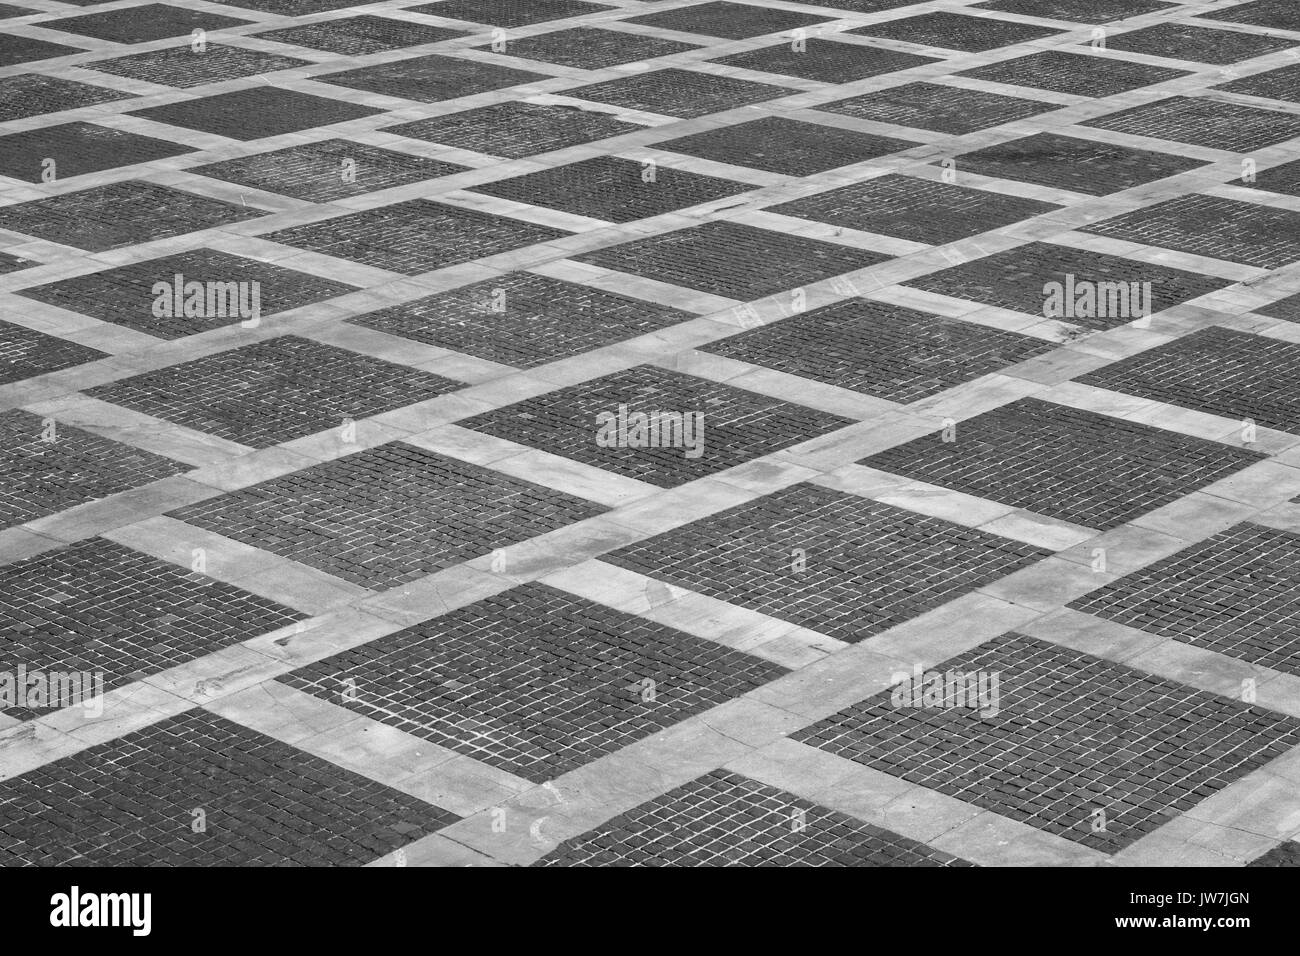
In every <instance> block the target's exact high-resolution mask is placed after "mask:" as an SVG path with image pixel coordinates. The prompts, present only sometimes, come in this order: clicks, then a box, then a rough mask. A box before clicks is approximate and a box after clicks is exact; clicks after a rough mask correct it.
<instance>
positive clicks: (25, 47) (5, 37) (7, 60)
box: [0, 33, 86, 108]
mask: <svg viewBox="0 0 1300 956" xmlns="http://www.w3.org/2000/svg"><path fill="white" fill-rule="evenodd" d="M85 52H86V51H85V48H83V47H77V46H68V45H66V44H64V43H50V42H49V41H48V40H33V39H32V38H31V37H22V36H15V35H13V34H10V33H0V67H3V66H13V65H14V64H16V63H31V62H32V61H33V60H50V59H53V58H54V57H56V56H71V55H72V54H73V53H85ZM6 108H7V107H6Z"/></svg>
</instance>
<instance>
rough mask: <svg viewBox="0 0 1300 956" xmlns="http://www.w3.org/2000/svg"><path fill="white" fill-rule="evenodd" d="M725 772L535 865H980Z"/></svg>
mask: <svg viewBox="0 0 1300 956" xmlns="http://www.w3.org/2000/svg"><path fill="white" fill-rule="evenodd" d="M973 865H974V864H972V863H968V862H967V861H965V860H962V859H959V858H957V857H955V856H952V855H951V854H948V853H944V852H943V851H941V850H936V849H934V848H933V847H931V846H927V845H926V844H924V843H918V842H916V841H915V840H910V839H908V838H907V837H904V836H899V835H898V834H897V833H894V832H893V831H891V830H886V829H884V828H882V827H878V826H875V825H874V824H871V823H866V822H864V821H862V820H859V819H857V818H855V817H851V816H849V815H847V814H844V813H838V812H837V811H835V810H828V809H827V808H826V807H823V806H819V805H817V804H815V803H812V802H810V801H808V800H804V799H803V798H802V797H796V796H795V795H794V794H792V793H786V792H785V791H784V790H778V789H777V788H775V787H769V786H767V785H765V784H762V783H758V782H757V781H754V780H750V779H749V778H748V777H742V776H740V775H739V774H736V773H730V772H728V771H726V770H715V771H713V772H712V773H708V774H705V775H704V776H702V777H697V778H696V779H694V780H692V781H690V782H689V783H686V784H683V785H682V786H680V787H676V788H675V789H673V790H670V791H668V792H667V793H665V794H664V795H663V796H661V797H656V798H655V799H654V800H650V801H649V802H647V803H643V804H641V805H640V806H638V807H635V808H634V809H632V810H629V811H627V812H626V813H621V814H619V815H618V816H616V817H614V818H613V819H611V820H608V821H606V822H605V823H603V824H601V825H600V826H598V827H596V828H595V829H594V830H591V831H590V832H588V833H584V834H582V835H581V836H578V837H572V838H570V839H568V840H565V841H564V842H562V843H561V844H560V845H559V846H557V847H556V848H555V849H554V850H552V851H551V852H550V853H548V854H546V856H544V857H543V858H542V859H540V860H538V861H537V862H536V863H534V864H533V866H781V867H786V866H908V867H912V866H973Z"/></svg>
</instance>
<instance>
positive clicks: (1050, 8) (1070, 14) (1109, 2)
mask: <svg viewBox="0 0 1300 956" xmlns="http://www.w3.org/2000/svg"><path fill="white" fill-rule="evenodd" d="M974 6H975V7H976V8H977V9H982V10H997V11H999V12H1001V13H1018V14H1020V15H1021V16H1025V17H1044V18H1046V19H1049V20H1070V21H1073V22H1075V23H1098V24H1100V23H1111V22H1114V21H1116V20H1127V19H1128V18H1129V17H1137V16H1141V15H1142V14H1144V13H1155V12H1156V11H1158V10H1164V11H1168V10H1171V9H1172V8H1173V7H1175V6H1177V3H1170V2H1168V0H1091V2H1090V3H1089V4H1088V5H1087V6H1086V7H1084V8H1082V9H1081V8H1080V6H1079V4H1077V3H1076V2H1075V0H988V2H985V3H977V4H974Z"/></svg>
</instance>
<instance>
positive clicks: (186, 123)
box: [133, 77, 379, 141]
mask: <svg viewBox="0 0 1300 956" xmlns="http://www.w3.org/2000/svg"><path fill="white" fill-rule="evenodd" d="M318 79H321V80H322V81H323V78H320V77H318ZM133 112H134V114H135V115H136V116H143V117H144V118H145V119H149V120H153V121H154V122H155V123H167V124H169V125H171V126H179V127H182V128H184V129H196V130H199V131H200V132H203V133H215V134H217V135H218V136H228V137H230V138H231V139H238V140H245V141H247V140H253V139H261V138H263V137H265V136H280V135H282V134H284V133H297V132H300V131H301V130H305V129H315V128H316V127H318V126H332V125H334V124H335V123H346V122H348V121H349V120H354V119H360V118H361V117H363V116H373V115H374V114H375V113H378V112H379V110H377V109H372V108H371V107H369V106H358V105H357V104H355V103H344V102H342V101H341V100H334V99H326V98H325V97H322V96H312V95H310V94H307V93H299V92H298V91H297V90H285V89H280V88H279V87H275V86H255V87H251V88H249V89H247V90H234V91H232V92H230V93H218V94H216V95H215V96H204V97H200V98H198V99H193V100H181V101H179V102H177V103H168V104H166V105H164V106H150V107H147V108H145V109H141V110H134V111H133Z"/></svg>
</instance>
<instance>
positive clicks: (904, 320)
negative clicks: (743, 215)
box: [703, 299, 1057, 404]
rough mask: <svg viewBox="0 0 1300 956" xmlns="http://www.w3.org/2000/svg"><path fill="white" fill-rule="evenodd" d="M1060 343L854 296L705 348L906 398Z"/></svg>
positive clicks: (829, 382) (899, 399) (819, 379)
mask: <svg viewBox="0 0 1300 956" xmlns="http://www.w3.org/2000/svg"><path fill="white" fill-rule="evenodd" d="M1056 347H1057V346H1056V344H1055V343H1053V342H1046V341H1043V340H1042V339H1034V338H1029V337H1028V336H1024V335H1016V334H1015V333H1012V332H1003V331H1000V330H998V329H991V328H988V327H986V326H982V325H975V324H974V323H972V322H959V321H955V320H953V319H946V318H943V317H941V316H937V315H930V314H929V313H927V312H918V311H916V310H915V309H906V308H903V307H901V306H897V305H887V304H885V303H883V302H873V301H871V300H869V299H848V300H846V301H844V302H838V303H836V304H835V305H828V306H826V307H825V308H822V309H814V310H813V311H811V312H805V313H803V314H801V315H794V316H791V317H790V318H788V319H782V320H780V321H779V322H776V323H773V324H771V325H765V326H762V327H761V328H757V329H752V330H750V331H748V332H742V333H741V334H740V335H733V336H730V337H729V338H725V339H720V340H719V341H717V342H713V343H710V344H709V345H706V346H704V347H703V348H704V351H706V352H712V353H714V354H716V355H725V356H726V357H727V358H732V359H737V360H739V361H741V362H749V363H751V364H754V365H761V366H763V367H764V368H773V369H776V370H778V371H781V372H785V373H787V374H789V375H798V376H799V377H801V378H807V379H812V380H813V381H815V382H825V383H826V384H827V385H835V386H838V387H839V388H847V389H852V390H853V391H855V392H861V393H863V394H864V395H872V396H875V397H876V398H883V399H886V400H888V401H891V402H900V403H904V404H906V403H908V402H915V401H918V400H920V399H922V398H928V397H929V396H931V395H937V394H938V393H939V392H942V391H944V390H945V389H948V388H952V387H953V386H954V385H960V384H961V383H962V382H968V381H971V380H972V379H975V378H978V377H980V376H981V375H986V374H988V373H990V372H996V371H999V370H1000V369H1003V368H1006V367H1007V366H1008V365H1015V364H1016V363H1017V362H1021V361H1024V360H1025V359H1028V358H1032V357H1033V356H1035V355H1041V354H1042V353H1044V352H1048V351H1051V350H1052V349H1054V348H1056Z"/></svg>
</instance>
